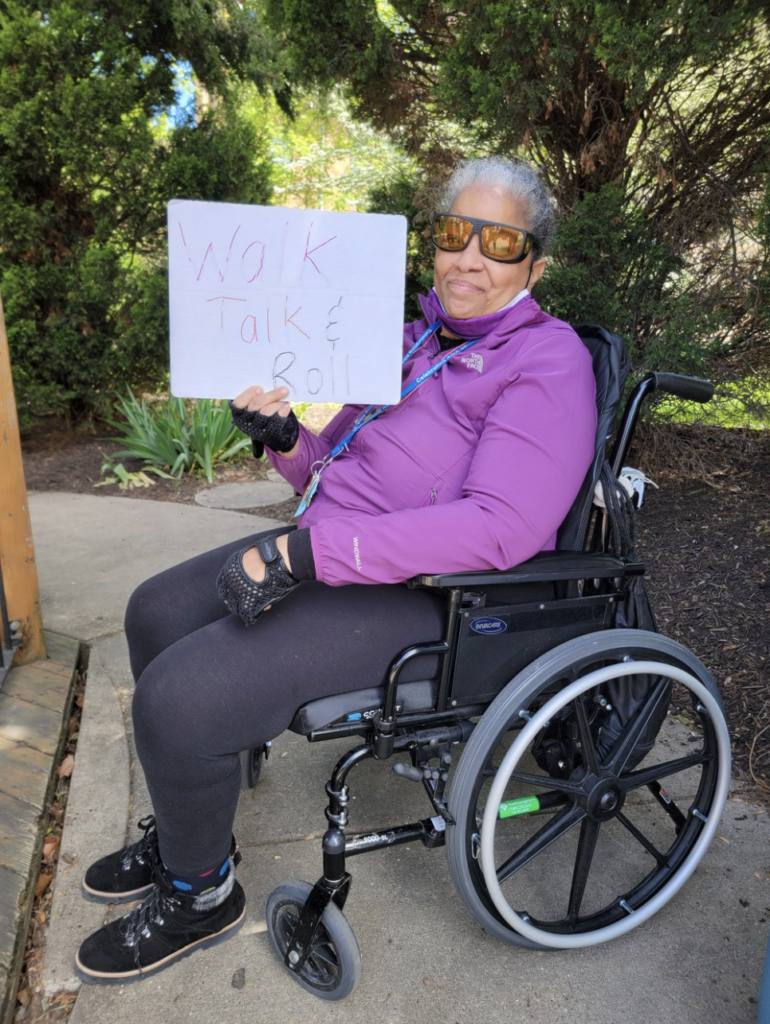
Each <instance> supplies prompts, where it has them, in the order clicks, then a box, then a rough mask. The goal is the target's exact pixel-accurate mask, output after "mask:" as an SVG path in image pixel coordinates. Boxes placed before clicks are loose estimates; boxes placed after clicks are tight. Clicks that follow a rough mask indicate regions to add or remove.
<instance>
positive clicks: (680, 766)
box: [621, 752, 711, 791]
mask: <svg viewBox="0 0 770 1024" xmlns="http://www.w3.org/2000/svg"><path fill="white" fill-rule="evenodd" d="M710 760H711V754H704V753H702V752H701V753H700V754H690V756H689V757H677V758H675V759H674V760H673V761H662V762H661V763H660V764H651V765H650V766H649V767H648V768H640V769H639V771H636V772H630V773H629V774H628V775H623V776H621V781H622V783H623V785H624V786H625V788H626V791H629V790H632V789H639V788H640V786H649V785H650V783H651V782H657V781H658V779H665V778H667V777H668V776H669V775H676V774H677V773H678V772H683V771H686V770H687V769H688V768H695V767H696V766H697V765H699V764H705V763H706V762H707V761H710Z"/></svg>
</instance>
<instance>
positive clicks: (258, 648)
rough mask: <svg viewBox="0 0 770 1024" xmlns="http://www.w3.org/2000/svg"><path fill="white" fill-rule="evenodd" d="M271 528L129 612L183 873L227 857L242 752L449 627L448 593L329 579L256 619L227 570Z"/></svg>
mask: <svg viewBox="0 0 770 1024" xmlns="http://www.w3.org/2000/svg"><path fill="white" fill-rule="evenodd" d="M268 532H269V533H273V534H274V533H280V532H286V531H284V530H277V531H276V530H271V531H268ZM257 536H261V534H257V535H254V536H251V537H245V538H243V539H242V540H239V541H234V542H233V543H231V544H225V545H224V546H223V547H221V548H217V549H216V550H214V551H209V552H207V553H206V554H204V555H199V556H198V557H196V558H192V559H190V560H189V561H187V562H183V563H182V564H181V565H178V566H176V567H175V568H173V569H169V570H167V571H166V572H162V573H160V574H159V575H158V576H154V577H152V579H149V580H147V581H146V582H145V583H143V584H142V585H141V586H140V587H138V588H137V590H136V591H135V592H134V594H133V595H132V597H131V600H130V601H129V604H128V609H127V611H126V635H127V637H128V646H129V652H130V657H131V670H132V672H133V675H134V679H135V680H136V693H135V696H134V707H133V715H134V729H135V736H136V748H137V752H138V754H139V759H140V761H141V763H142V767H143V769H144V773H145V777H146V779H147V785H148V788H149V791H150V797H151V799H152V803H153V808H154V811H155V817H156V820H157V825H158V837H159V840H160V851H161V857H162V859H163V862H164V864H165V865H166V867H167V868H169V869H170V870H171V871H174V872H175V873H178V874H181V875H195V874H202V873H203V872H205V871H208V870H210V869H211V868H212V867H216V866H218V865H219V864H221V863H222V861H223V859H224V858H225V857H226V856H227V852H228V850H229V847H230V835H231V832H232V825H233V819H234V817H235V809H236V805H237V803H238V794H239V789H240V765H239V761H238V751H240V750H246V749H248V748H250V747H256V746H260V745H261V744H263V743H264V742H265V741H266V740H269V739H272V738H273V737H275V736H278V735H279V733H281V732H283V731H284V730H285V729H286V728H287V726H288V725H289V723H290V722H291V720H292V718H293V716H294V713H295V712H296V711H297V709H298V708H299V707H301V706H302V705H303V704H305V703H306V702H307V701H309V700H312V699H314V698H316V697H324V696H329V695H332V694H335V693H343V692H345V691H347V690H357V689H360V688H362V687H366V686H372V685H377V684H378V683H380V682H382V680H383V678H384V675H385V673H386V671H387V668H388V665H389V663H390V661H391V660H392V658H393V657H394V655H395V654H397V653H398V652H399V651H400V650H401V649H402V648H404V647H408V646H409V645H410V644H412V643H416V642H418V641H425V640H438V639H441V638H442V637H443V635H444V618H445V607H446V603H445V600H446V599H445V598H443V597H441V596H440V595H436V594H433V593H429V592H427V591H420V590H410V589H408V588H407V587H406V586H388V585H381V586H379V585H378V586H364V585H351V586H346V587H330V586H327V585H326V584H324V583H318V582H315V581H313V582H305V583H302V584H300V586H299V587H297V589H296V590H295V591H293V592H292V593H291V594H290V595H289V596H288V597H287V598H286V599H285V600H284V601H282V602H280V603H279V604H277V605H275V607H274V608H272V609H271V610H270V611H268V612H265V614H264V615H263V616H262V618H261V619H260V620H259V622H257V623H256V625H254V626H249V627H247V626H244V625H243V623H242V622H241V621H240V619H239V618H238V617H237V616H235V615H231V614H230V613H229V612H228V611H227V609H226V608H225V606H224V604H223V603H222V601H221V600H220V598H219V597H218V596H217V592H216V587H215V581H216V578H217V575H218V573H219V570H220V569H221V567H222V565H223V564H224V562H225V560H226V559H227V557H228V556H229V554H230V553H231V552H232V551H235V550H238V549H239V548H241V547H244V546H245V545H246V544H248V543H251V542H253V541H255V540H256V538H257ZM437 660H438V659H437V658H436V657H425V658H419V659H417V660H416V661H415V662H412V663H411V664H410V665H409V666H407V668H406V670H405V672H404V674H403V679H405V680H409V679H420V678H423V679H429V678H432V676H433V675H435V673H436V671H437V667H438V666H437Z"/></svg>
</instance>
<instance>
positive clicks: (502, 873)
mask: <svg viewBox="0 0 770 1024" xmlns="http://www.w3.org/2000/svg"><path fill="white" fill-rule="evenodd" d="M585 813H586V812H585V811H584V810H583V808H582V807H577V806H575V805H573V806H572V807H565V808H564V810H563V811H559V812H558V814H555V815H554V816H553V818H552V819H551V821H549V822H547V823H546V824H545V825H543V827H542V828H540V829H538V831H537V832H536V833H535V834H534V835H533V836H532V837H531V838H530V839H528V840H527V841H526V843H524V845H523V846H520V847H519V849H518V850H517V851H516V853H514V854H513V856H512V857H509V858H508V860H507V861H506V862H505V863H504V864H503V865H501V867H499V868H498V870H497V880H498V881H499V882H500V883H501V884H502V883H503V882H504V881H505V880H506V879H507V878H510V877H511V875H513V874H515V873H516V872H517V871H518V870H519V869H520V868H523V867H524V865H525V864H529V862H530V861H531V860H533V859H534V858H535V857H537V855H538V854H540V853H542V852H543V850H546V849H547V848H548V847H549V846H550V845H551V843H555V842H556V840H557V839H561V837H562V836H563V835H565V834H566V833H567V832H569V830H570V829H571V828H572V827H573V826H574V825H577V823H578V822H579V821H582V819H583V818H585Z"/></svg>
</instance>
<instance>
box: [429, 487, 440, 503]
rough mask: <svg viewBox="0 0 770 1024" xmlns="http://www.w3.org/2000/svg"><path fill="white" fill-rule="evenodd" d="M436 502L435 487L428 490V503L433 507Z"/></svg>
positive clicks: (436, 493)
mask: <svg viewBox="0 0 770 1024" xmlns="http://www.w3.org/2000/svg"><path fill="white" fill-rule="evenodd" d="M437 500H438V491H437V490H436V488H435V487H431V489H430V503H431V505H435V504H436V501H437Z"/></svg>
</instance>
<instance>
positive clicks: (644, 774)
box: [249, 325, 730, 999]
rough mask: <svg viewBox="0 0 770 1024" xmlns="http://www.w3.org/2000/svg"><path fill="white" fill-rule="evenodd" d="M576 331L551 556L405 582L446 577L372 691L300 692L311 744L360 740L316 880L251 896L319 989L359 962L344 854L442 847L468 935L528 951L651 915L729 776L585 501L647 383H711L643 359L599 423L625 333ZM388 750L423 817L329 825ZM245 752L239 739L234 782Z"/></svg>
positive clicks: (622, 561) (697, 388) (713, 820)
mask: <svg viewBox="0 0 770 1024" xmlns="http://www.w3.org/2000/svg"><path fill="white" fill-rule="evenodd" d="M575 329H576V331H577V333H578V334H579V335H580V337H581V338H582V340H583V342H584V344H585V345H586V346H587V347H588V349H589V351H590V352H591V355H592V358H593V365H594V374H595V377H596V382H597V408H598V414H599V416H598V428H597V435H596V448H595V456H594V460H593V463H592V465H591V467H590V469H589V472H588V473H587V475H586V479H585V481H584V484H583V486H582V488H581V491H580V493H579V495H578V497H577V499H576V500H575V502H574V504H573V506H572V508H571V510H570V512H569V514H568V516H567V518H566V519H565V521H564V523H563V525H562V527H561V529H560V531H559V536H558V544H557V550H556V551H553V552H546V553H542V554H540V555H537V556H536V557H535V558H532V559H531V560H529V561H528V562H525V563H522V564H521V565H518V566H515V567H514V568H511V569H509V570H505V571H491V570H484V571H481V572H463V573H446V574H442V575H432V576H418V577H416V578H415V579H413V580H411V581H410V586H413V587H429V588H431V589H440V590H442V591H444V592H445V594H446V599H447V619H446V631H445V635H444V637H443V639H442V640H440V641H434V642H428V643H421V644H416V645H414V646H413V647H410V648H408V649H407V650H404V651H402V652H401V653H400V654H399V655H398V656H397V657H396V658H395V659H394V660H393V662H392V664H391V666H390V669H389V672H388V676H387V678H386V680H385V681H384V683H383V685H382V686H380V687H369V688H366V689H363V690H359V691H356V692H352V693H345V694H341V695H339V696H333V697H326V698H322V699H319V700H316V701H312V702H310V703H309V704H306V705H305V706H304V707H302V708H300V709H299V710H298V711H297V713H296V715H295V718H294V720H293V722H292V725H291V729H292V730H293V731H294V732H297V733H300V734H302V735H305V736H307V738H308V739H309V740H310V741H311V742H314V741H318V740H324V739H332V738H336V737H342V736H351V737H354V736H355V737H358V738H359V743H358V745H357V746H356V747H354V748H353V749H352V750H351V751H350V752H349V753H348V754H346V755H345V756H344V757H342V758H341V759H340V761H339V762H338V763H337V765H336V767H335V769H334V771H333V773H332V776H331V779H330V780H329V782H328V783H327V785H326V792H327V794H328V797H329V804H328V806H327V808H326V811H325V813H326V818H327V822H328V828H327V831H326V833H325V835H324V837H323V872H322V875H321V878H320V879H319V880H318V882H316V884H315V885H310V884H309V883H305V882H290V883H286V884H284V885H281V886H279V887H278V888H277V889H275V890H274V891H273V893H272V894H271V895H270V898H269V900H268V904H267V926H268V932H269V935H270V938H271V941H272V943H273V946H274V948H275V949H276V952H277V953H278V955H279V956H280V958H281V960H282V961H283V963H284V965H285V966H286V968H287V969H288V970H289V972H290V973H291V974H292V976H293V977H294V978H295V979H296V980H297V981H298V982H299V983H300V984H301V985H302V986H303V987H304V988H306V989H307V990H308V991H310V992H312V993H314V994H315V995H318V996H320V997H321V998H325V999H341V998H343V997H344V996H346V995H348V994H349V993H350V992H351V991H352V990H353V988H354V987H355V985H356V984H357V982H358V979H359V976H360V954H359V951H358V944H357V943H356V940H355V937H354V935H353V932H352V929H351V928H350V926H349V924H348V922H347V920H346V918H345V917H344V915H343V912H342V911H343V907H344V905H345V900H346V899H347V896H348V892H349V890H350V882H351V876H350V874H349V873H348V871H347V860H348V858H350V857H353V856H357V855H359V854H363V853H368V852H370V851H372V850H378V849H382V848H383V847H386V846H395V845H398V844H400V843H407V842H415V841H418V840H419V841H420V842H422V843H423V844H424V845H425V846H426V847H428V848H432V847H435V846H445V847H446V851H447V856H448V861H449V868H450V872H451V875H452V878H453V880H454V882H455V884H456V886H457V888H458V891H459V892H460V895H461V897H462V898H463V900H464V901H465V903H466V905H467V907H468V908H469V910H470V911H471V913H472V914H473V915H474V917H475V918H476V919H477V920H478V922H479V923H480V924H481V925H482V927H483V928H485V929H486V930H487V931H488V932H490V933H492V934H493V935H495V936H497V937H498V938H500V939H502V940H503V941H505V942H510V943H512V944H515V945H518V946H523V947H528V948H531V949H543V948H570V947H579V946H586V945H594V944H597V943H599V942H604V941H606V940H608V939H611V938H614V937H616V936H619V935H622V934H623V933H625V932H627V931H629V930H631V929H632V928H634V927H635V926H636V925H638V924H641V923H642V922H643V921H645V920H646V919H647V918H648V917H650V916H652V914H654V913H655V912H656V911H657V910H658V909H659V908H660V907H662V906H663V905H664V904H665V903H666V902H667V901H668V900H669V899H670V898H671V897H672V896H673V895H674V894H675V893H676V892H677V891H678V890H679V888H680V887H681V886H682V885H683V884H684V882H685V881H686V880H687V878H688V877H689V876H690V874H692V872H693V871H694V870H695V867H696V866H697V864H698V862H699V861H700V859H701V857H702V856H703V854H704V853H705V851H706V848H707V847H708V845H709V843H710V841H711V839H712V838H713V836H714V833H715V831H716V828H717V825H718V823H719V818H720V816H721V813H722V809H723V807H724V804H725V800H726V798H727V789H728V784H729V777H730V744H729V737H728V734H727V727H726V724H725V719H724V712H723V709H722V705H721V702H720V698H719V693H718V691H717V688H716V685H715V683H714V681H713V679H712V677H711V675H710V674H709V672H708V671H707V669H706V668H705V667H704V666H703V665H702V664H701V662H700V661H699V660H698V659H697V658H696V657H695V656H694V655H693V654H691V653H690V652H689V651H688V650H687V649H686V648H684V647H682V646H681V645H680V644H678V643H676V642H674V641H673V640H670V639H668V638H666V637H664V636H661V635H660V634H659V633H657V631H655V628H654V619H650V620H649V622H648V623H645V622H644V621H641V622H640V621H639V619H638V616H639V615H642V616H644V614H645V608H646V601H645V597H644V592H643V584H642V576H643V573H644V566H643V565H642V564H641V563H640V562H639V561H638V559H637V557H636V554H635V551H634V550H633V546H632V545H629V544H618V542H617V538H618V536H619V533H620V532H622V531H619V530H618V527H617V523H613V521H612V517H608V514H607V511H606V510H605V509H598V508H597V507H596V506H595V504H594V501H593V498H594V491H595V487H596V484H597V482H598V481H599V479H600V478H601V479H603V481H604V485H605V490H607V489H608V488H609V487H610V485H609V481H612V482H613V483H614V482H615V480H616V478H617V477H618V475H619V473H620V470H621V468H622V466H623V463H624V460H625V457H626V454H627V451H628V448H629V445H630V442H631V439H632V437H633V432H634V428H635V425H636V422H637V419H638V415H639V411H640V408H641V405H642V402H643V400H644V398H645V396H646V395H648V394H650V393H651V392H653V391H656V390H657V391H665V392H668V393H671V394H676V395H679V396H680V397H682V398H688V399H692V400H695V401H700V402H706V401H708V400H709V399H710V397H711V395H712V393H713V388H712V387H711V385H710V384H708V383H707V382H705V381H699V380H695V379H693V378H688V377H680V376H678V375H675V374H665V373H653V374H648V375H647V376H646V377H644V378H643V379H642V380H641V381H640V382H639V383H638V384H637V385H636V387H635V388H634V390H633V391H632V392H631V395H630V396H629V398H628V401H627V402H626V406H625V410H624V413H623V416H622V418H621V421H620V425H619V427H618V429H617V431H614V426H615V423H616V420H617V413H618V408H619V405H620V401H621V397H622V393H623V385H624V381H625V377H626V374H627V370H628V364H627V356H626V353H625V349H624V346H623V343H622V341H621V339H620V338H619V337H618V336H617V335H613V334H610V333H608V332H606V331H604V330H603V329H601V328H598V327H593V326H588V325H578V326H576V328H575ZM613 432H614V433H615V440H614V444H613V445H612V449H611V453H610V454H609V457H608V456H607V446H608V443H609V441H610V437H611V435H612V434H613ZM607 464H608V465H609V470H610V471H611V475H608V470H607V468H606V466H607ZM602 474H603V475H602ZM618 494H619V495H624V494H625V492H623V491H622V489H621V488H620V487H618ZM615 497H617V496H615ZM622 503H625V509H626V514H627V515H628V514H630V515H633V509H629V507H628V501H626V499H625V498H622ZM606 504H607V505H608V506H612V505H613V504H615V505H617V501H615V500H614V499H613V502H610V501H607V502H606ZM650 615H651V612H650ZM645 625H648V626H650V627H652V628H644V627H645ZM630 627H631V628H630ZM640 627H641V628H640ZM426 654H431V655H440V664H441V668H440V673H439V675H438V677H437V678H433V679H425V680H418V681H414V682H411V681H410V682H403V683H400V682H399V679H400V675H401V673H402V671H403V669H404V667H405V666H406V665H407V664H409V662H411V661H412V660H414V659H415V658H419V657H420V656H424V655H426ZM669 707H671V708H672V709H674V710H675V711H676V716H675V717H674V716H672V715H667V710H668V709H669ZM685 722H686V723H687V724H686V725H685V724H683V723H685ZM460 744H464V749H463V750H462V754H461V756H460V757H459V761H458V764H457V767H456V768H455V769H454V770H453V771H451V768H452V763H453V759H454V757H455V754H456V753H457V751H456V748H457V747H458V745H460ZM394 755H401V757H400V759H398V760H396V761H395V762H394V763H393V765H392V768H393V771H394V772H395V773H396V774H397V775H399V776H400V777H401V778H402V779H404V780H406V781H411V782H412V783H415V784H418V785H420V786H422V787H423V789H424V791H425V795H426V797H427V800H428V804H429V812H430V813H429V815H428V816H427V817H425V818H424V819H422V820H419V821H415V822H411V823H407V824H404V825H397V826H389V827H387V828H383V829H381V830H379V831H378V832H375V833H368V834H363V835H361V834H358V835H355V834H352V835H351V834H346V831H345V829H346V827H347V825H348V810H349V807H350V799H351V797H350V791H349V786H348V781H347V780H348V775H349V774H350V772H351V770H352V769H353V768H354V767H355V766H356V765H357V764H359V763H361V762H362V761H364V760H367V759H370V758H375V759H377V760H381V761H384V760H387V759H390V758H391V757H393V756H394ZM260 757H261V752H260V751H254V752H250V754H249V759H250V762H249V763H250V765H251V771H252V775H251V778H252V781H253V780H254V779H255V776H256V773H257V772H256V771H255V769H258V767H259V759H260ZM450 774H451V775H452V778H451V785H450V786H449V787H447V783H448V782H449V779H450Z"/></svg>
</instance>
